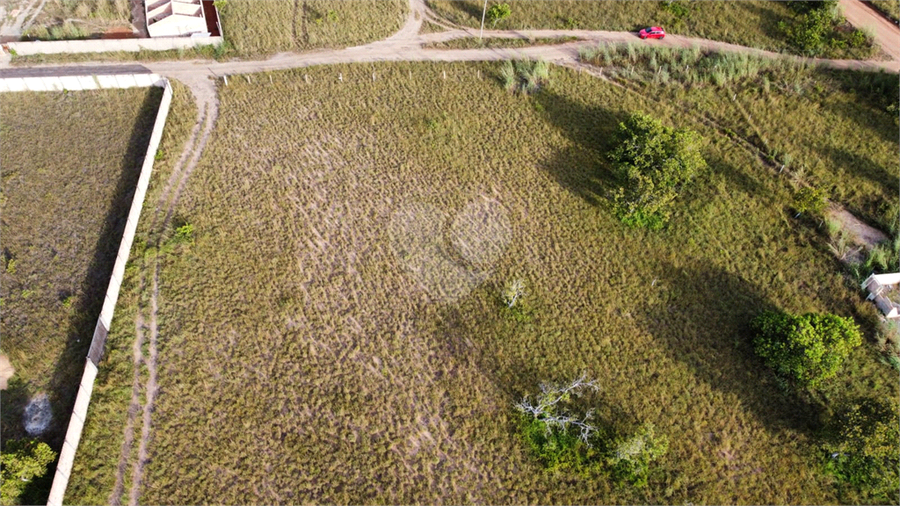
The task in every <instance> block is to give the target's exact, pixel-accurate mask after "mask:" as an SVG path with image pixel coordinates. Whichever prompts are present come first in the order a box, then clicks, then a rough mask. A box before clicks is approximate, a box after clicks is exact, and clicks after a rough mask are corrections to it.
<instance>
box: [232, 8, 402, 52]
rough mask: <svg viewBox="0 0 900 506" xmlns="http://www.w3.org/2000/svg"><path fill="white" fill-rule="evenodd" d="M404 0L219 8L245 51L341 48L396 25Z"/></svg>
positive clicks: (380, 36) (237, 46)
mask: <svg viewBox="0 0 900 506" xmlns="http://www.w3.org/2000/svg"><path fill="white" fill-rule="evenodd" d="M407 6H408V3H407V2H406V1H404V0H296V1H293V2H291V1H286V0H230V1H229V2H228V3H227V4H226V5H225V6H224V7H222V8H221V9H220V14H221V18H222V31H223V32H224V34H225V38H226V39H227V40H228V42H229V43H230V44H231V46H232V47H233V49H234V50H235V52H236V53H237V54H238V55H240V56H261V55H266V54H271V53H275V52H278V51H298V50H307V49H318V48H339V47H346V46H354V45H358V44H364V43H366V42H372V41H374V40H379V39H383V38H385V37H387V36H388V35H390V34H392V33H394V32H395V31H397V30H398V29H399V28H400V26H402V25H403V21H404V20H405V19H406V13H407Z"/></svg>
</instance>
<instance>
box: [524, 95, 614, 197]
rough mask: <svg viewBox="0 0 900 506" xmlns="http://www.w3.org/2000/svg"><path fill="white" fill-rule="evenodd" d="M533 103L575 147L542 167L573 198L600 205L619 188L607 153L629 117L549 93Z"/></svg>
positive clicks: (554, 157) (546, 162)
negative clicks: (622, 124) (619, 127)
mask: <svg viewBox="0 0 900 506" xmlns="http://www.w3.org/2000/svg"><path fill="white" fill-rule="evenodd" d="M530 99H531V100H534V101H535V104H536V107H538V108H539V109H540V110H542V111H543V115H544V117H545V118H546V119H547V120H548V121H549V122H550V123H551V124H552V125H553V126H554V127H556V128H557V129H559V130H560V131H561V132H562V133H563V134H564V135H565V136H566V137H567V138H568V139H569V140H570V141H571V143H572V144H571V145H570V146H568V147H567V148H564V149H562V150H560V151H559V152H557V153H555V154H554V155H553V156H552V157H550V158H549V159H547V160H543V161H541V162H540V166H541V167H542V168H543V169H544V170H545V171H546V172H547V173H548V174H550V175H551V176H553V178H554V179H555V180H556V181H557V182H558V183H559V184H560V185H561V186H563V187H564V188H566V189H567V190H569V191H570V192H572V193H573V194H575V195H577V196H579V197H581V198H583V199H584V200H586V201H587V202H589V203H590V204H593V205H598V204H600V203H601V202H602V201H603V199H605V198H606V197H607V195H608V194H609V193H610V191H612V190H613V189H614V188H616V187H618V179H617V177H616V176H615V174H614V173H613V171H612V165H611V164H610V162H609V161H608V160H607V159H606V153H607V152H608V151H609V150H610V149H612V148H613V146H614V136H615V131H616V129H617V128H618V125H619V123H621V122H623V121H625V119H626V118H627V116H628V115H627V114H626V113H625V111H621V110H620V111H617V110H612V109H604V108H599V107H588V106H585V105H584V104H582V103H578V102H574V101H572V100H570V99H568V98H566V97H564V96H562V95H559V94H557V93H554V92H553V91H551V90H546V89H545V90H541V91H540V92H539V93H537V94H536V95H534V96H533V97H531V98H530Z"/></svg>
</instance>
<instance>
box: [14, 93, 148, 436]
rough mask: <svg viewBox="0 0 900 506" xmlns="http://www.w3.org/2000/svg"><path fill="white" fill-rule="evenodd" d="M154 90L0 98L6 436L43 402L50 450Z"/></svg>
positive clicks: (90, 325) (62, 424)
mask: <svg viewBox="0 0 900 506" xmlns="http://www.w3.org/2000/svg"><path fill="white" fill-rule="evenodd" d="M160 97H161V93H160V91H159V90H158V89H156V88H153V89H151V90H147V89H130V90H103V91H79V92H69V93H58V92H52V93H3V94H0V163H2V172H0V175H2V188H3V193H2V195H0V213H2V219H0V234H2V237H3V249H2V257H3V262H2V270H0V296H2V302H0V304H2V318H0V333H2V336H3V341H2V347H3V353H5V354H8V355H9V357H10V361H11V362H12V364H13V366H14V367H15V368H16V376H15V377H14V378H13V379H12V381H11V382H10V389H9V390H7V391H4V392H3V393H2V404H3V411H2V426H3V438H4V439H14V438H19V437H23V436H25V431H24V427H23V424H22V414H23V408H24V406H25V403H27V401H28V399H29V398H30V397H32V396H34V395H38V394H41V393H45V394H47V395H48V396H49V398H50V401H51V407H52V409H53V415H54V420H53V423H52V424H51V426H50V428H49V430H48V432H47V433H45V434H44V435H43V438H44V439H45V440H47V441H48V442H50V443H51V446H54V449H55V450H58V449H59V447H60V445H61V444H62V436H63V434H64V433H65V429H66V425H67V424H68V421H69V413H70V412H71V409H72V404H73V402H74V400H75V393H76V390H77V385H78V382H79V380H80V378H81V373H82V371H83V370H84V359H85V356H86V355H87V349H88V346H89V344H90V340H91V337H92V336H93V331H94V325H96V322H97V317H98V316H99V313H100V307H101V305H102V303H103V297H104V295H105V293H106V288H107V284H108V282H109V276H110V273H111V271H112V266H113V261H114V260H115V256H116V251H117V250H118V247H119V238H120V237H121V234H122V229H123V227H124V225H125V217H126V215H127V213H128V209H129V207H130V206H131V196H132V194H133V188H134V185H135V184H136V182H137V178H138V174H139V171H140V167H141V163H142V162H143V157H144V153H145V151H146V146H147V142H148V140H149V135H150V131H151V129H152V127H153V122H154V120H155V119H156V111H157V108H158V105H159V101H160Z"/></svg>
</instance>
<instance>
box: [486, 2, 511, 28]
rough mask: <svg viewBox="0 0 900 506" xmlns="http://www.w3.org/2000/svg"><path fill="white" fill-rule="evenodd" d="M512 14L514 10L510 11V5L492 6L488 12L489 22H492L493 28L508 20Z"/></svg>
mask: <svg viewBox="0 0 900 506" xmlns="http://www.w3.org/2000/svg"><path fill="white" fill-rule="evenodd" d="M510 14H512V9H510V7H509V4H494V5H492V6H491V8H490V9H488V11H487V17H488V21H490V22H491V28H493V27H494V26H496V25H497V23H499V22H500V21H503V20H504V19H506V18H508V17H509V15H510Z"/></svg>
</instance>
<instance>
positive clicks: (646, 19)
mask: <svg viewBox="0 0 900 506" xmlns="http://www.w3.org/2000/svg"><path fill="white" fill-rule="evenodd" d="M506 3H508V4H509V5H510V7H511V10H512V14H511V15H510V16H509V18H508V19H506V20H504V21H501V22H499V23H497V25H496V27H497V28H498V29H536V28H555V29H563V28H570V29H571V28H581V29H586V30H633V31H636V30H639V29H641V28H646V27H647V26H650V25H661V26H663V27H665V28H666V30H667V31H669V32H670V33H676V34H679V35H688V36H692V37H702V38H707V39H713V40H722V41H725V42H731V43H734V44H740V45H744V46H750V47H758V48H762V49H770V50H775V51H778V50H781V49H786V48H787V41H786V40H785V39H784V37H783V36H782V35H781V33H780V31H779V29H778V22H779V21H782V20H786V19H788V18H789V17H790V15H791V11H790V9H788V8H787V7H786V6H785V5H783V3H782V2H766V1H746V2H704V3H702V4H698V3H682V2H675V3H676V4H678V5H683V6H684V7H685V8H687V13H686V14H685V15H684V16H683V17H682V18H681V19H679V17H678V16H677V15H676V14H674V13H673V12H672V11H670V10H667V9H666V8H665V3H664V2H619V1H612V0H600V1H588V2H585V1H581V0H509V1H508V2H506ZM428 6H429V7H431V9H432V10H434V12H435V13H436V14H438V15H440V16H443V17H446V18H447V19H448V20H449V21H452V22H454V23H457V24H461V25H465V26H470V27H477V26H480V23H481V14H482V7H483V3H482V2H480V1H475V0H465V1H456V0H428Z"/></svg>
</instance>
